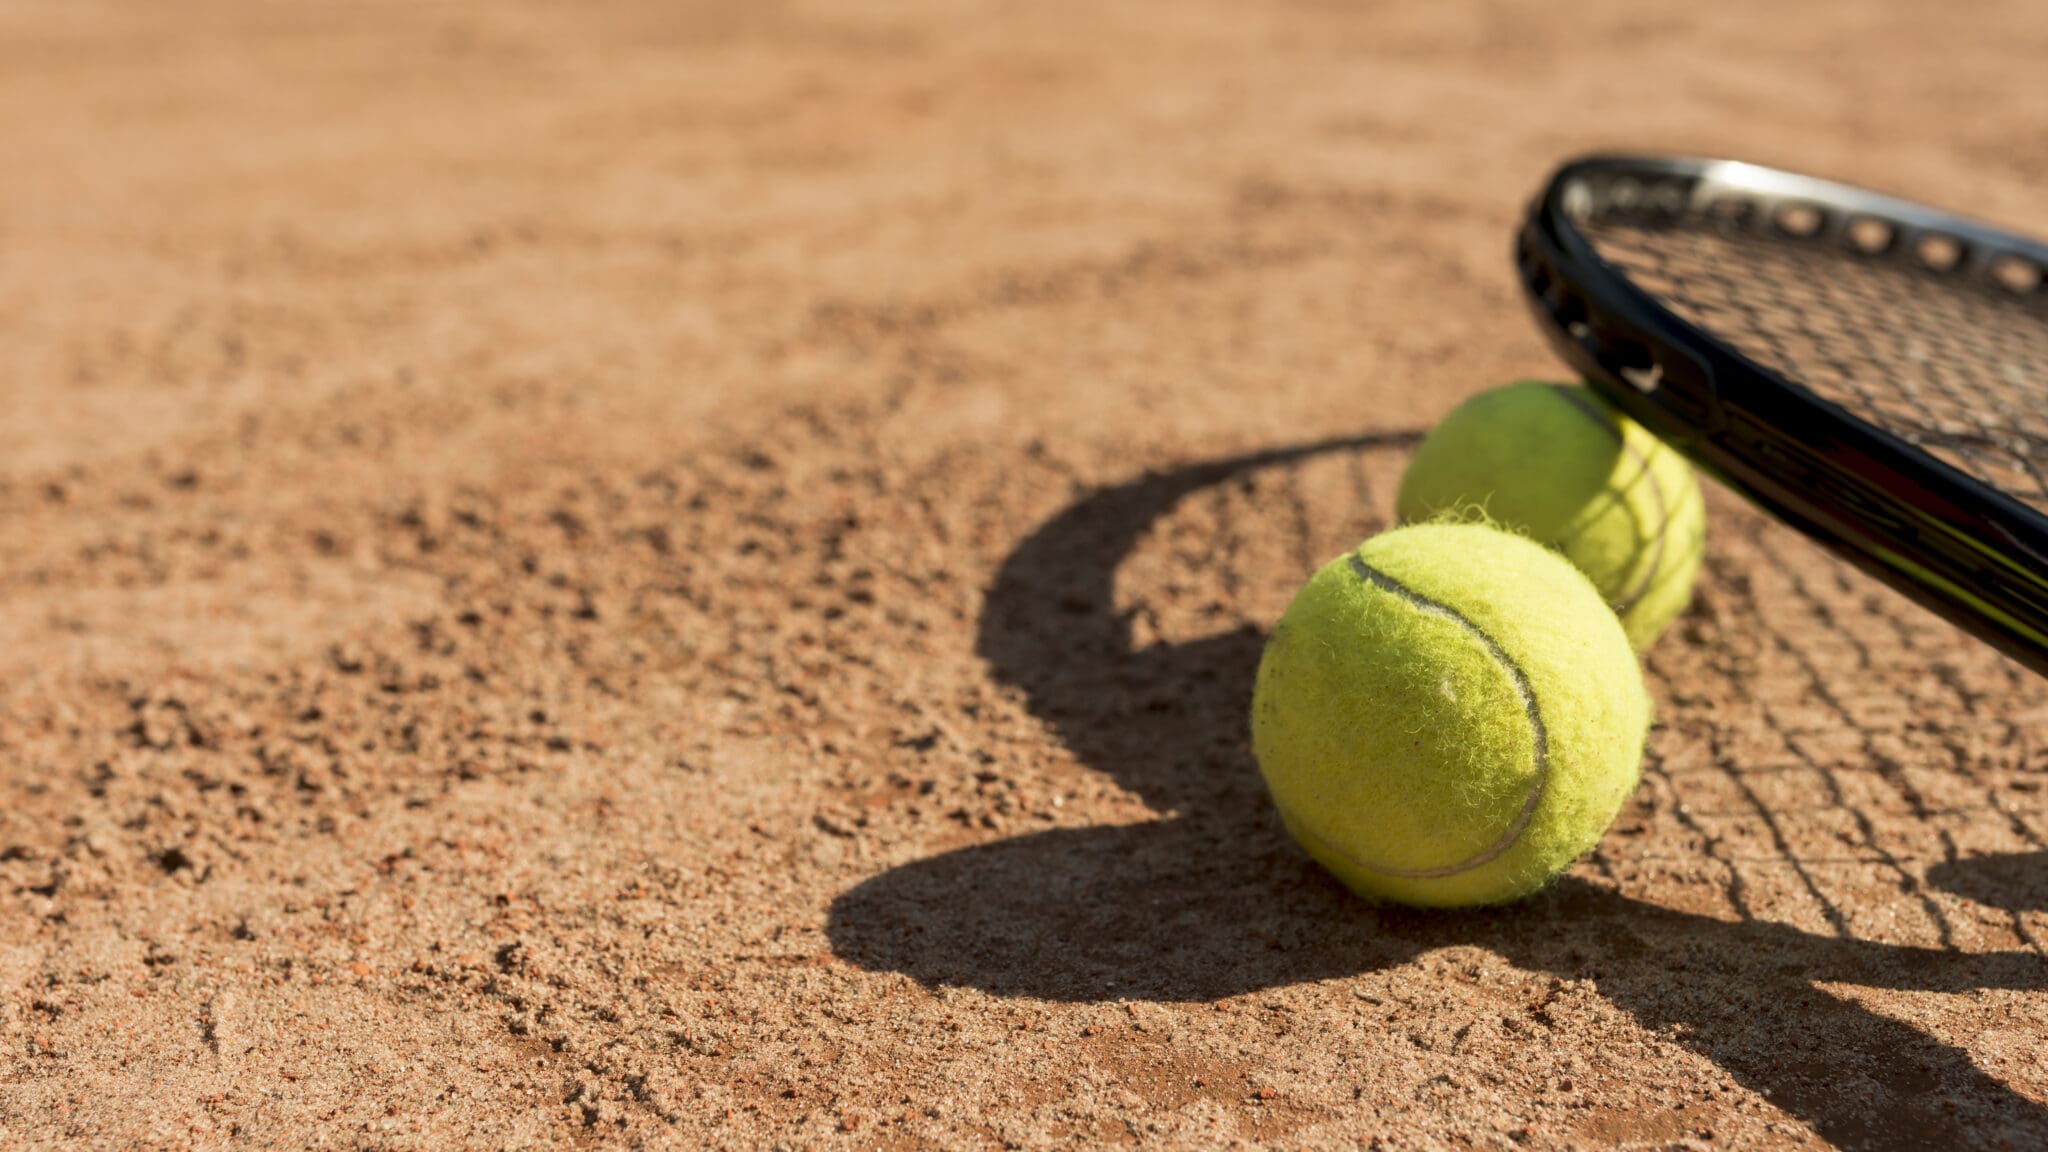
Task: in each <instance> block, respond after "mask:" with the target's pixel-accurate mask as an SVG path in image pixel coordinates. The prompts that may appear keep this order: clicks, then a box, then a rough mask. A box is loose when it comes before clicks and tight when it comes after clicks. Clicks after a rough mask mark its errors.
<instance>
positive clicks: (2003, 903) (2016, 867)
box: [1927, 852, 2048, 912]
mask: <svg viewBox="0 0 2048 1152" xmlns="http://www.w3.org/2000/svg"><path fill="white" fill-rule="evenodd" d="M1927 883H1928V884H1930V885H1932V886H1933V887H1936V888H1940V889H1942V890H1943V891H1945V892H1952V893H1954V894H1956V895H1957V896H1961V897H1964V898H1965V899H1969V900H1974V901H1976V902H1977V903H1979V904H1983V905H1986V906H1988V907H1992V908H2003V909H2005V910H2006V911H2008V912H2048V852H2009V853H2003V854H2000V855H1996V856H1978V857H1974V858H1972V859H1968V860H1950V861H1947V862H1946V863H1942V864H1937V865H1935V866H1934V867H1932V868H1929V869H1928V870H1927Z"/></svg>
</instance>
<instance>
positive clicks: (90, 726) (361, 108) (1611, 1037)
mask: <svg viewBox="0 0 2048 1152" xmlns="http://www.w3.org/2000/svg"><path fill="white" fill-rule="evenodd" d="M2044 54H2048V19H2044V17H2043V15H2042V13H2041V10H2040V8H2039V6H2038V5H2036V4H2032V3H2027V2H2013V3H2007V4H2003V5H1990V4H1987V5H1978V6H1971V7H1969V8H1968V9H1967V10H1966V11H1962V10H1959V11H1955V12H1950V11H1945V10H1943V9H1942V8H1941V7H1940V6H1937V5H1923V4H1909V3H1900V4H1892V5H1883V6H1881V5H1875V4H1867V3H1860V2H1855V3H1849V2H1845V3H1834V4H1804V5H1801V4H1784V3H1778V4H1770V3H1741V4H1725V5H1701V6H1692V7H1688V8H1676V7H1672V8H1662V9H1660V8H1658V7H1657V6H1652V5H1645V4H1640V3H1632V4H1614V3H1601V4H1592V5H1582V4H1577V5H1520V4H1514V5H1511V4H1504V3H1500V4H1448V3H1446V4H1423V3H1405V4H1403V3H1382V4H1368V3H1355V4H1353V3H1308V2H1300V3H1275V4H1233V3H1209V2H1201V3H1196V2H1180V3H1159V4H1154V5H1150V6H1138V5H1129V4H1103V3H1094V2H1073V3H1067V2H1057V3H1035V4H1017V5H993V4H991V5H966V4H940V3H892V4H852V3H839V4H825V3H819V4H811V5H799V4H774V3H754V4H730V5H720V4H707V3H654V2H648V3H640V4H630V3H591V4H544V3H516V4H515V3H496V4H491V5H455V4H414V3H398V2H391V3H352V4H320V5H315V4H275V3H255V2H250V3H235V4H228V3H199V2H192V3H179V4H175V5H173V4H151V3H143V2H140V0H138V2H135V3H128V4H111V3H101V2H97V0H66V2H64V3H37V2H31V0H16V2H9V3H6V4H4V5H0V154H4V155H5V156H6V157H7V168H8V175H7V177H6V179H5V181H4V183H0V1145H4V1146H8V1147H37V1146H42V1147H55V1146H59V1145H64V1146H77V1147H101V1148H134V1147H150V1148H183V1147H219V1146H224V1145H229V1144H244V1145H249V1146H261V1145H277V1146H311V1145H318V1146H323V1147H333V1148H417V1149H440V1148H451V1147H463V1146H468V1147H480V1148H484V1147H488V1148H523V1147H540V1146H557V1147H559V1146H599V1145H603V1146H613V1145H616V1146H649V1147H666V1148H695V1147H719V1148H728V1147H729V1148H765V1147H778V1146H786V1147H789V1148H804V1147H817V1148H825V1149H829V1148H885V1149H911V1148H999V1147H1002V1148H1027V1149H1035V1148H1051V1147H1074V1148H1080V1147H1097V1146H1104V1145H1120V1144H1136V1145H1144V1146H1156V1147H1180V1148H1209V1147H1220V1146H1226V1145H1231V1146H1240V1147H1273V1148H1355V1147H1361V1146H1362V1147H1368V1148H1370V1147H1388V1148H1425V1149H1434V1148H1482V1149H1509V1148H1530V1149H1574V1148H1601V1147H1626V1148H1643V1149H1652V1148H1655V1149H1664V1148H1687V1149H1695V1148H1697V1149H1710V1148H1819V1147H1826V1146H1830V1145H1833V1146H1840V1147H1844V1148H1869V1149H1905V1148H1933V1149H1949V1148H2013V1149H2030V1148H2041V1147H2044V1146H2048V1066H2044V1063H2043V1055H2042V1050H2043V1042H2044V1039H2048V787H2044V785H2048V684H2044V683H2043V682H2042V681H2041V680H2039V679H2037V678H2035V677H2033V676H2032V675H2030V674H2028V673H2026V672H2024V671H2023V670H2021V669H2020V668H2019V667H2018V666H2017V665H2015V664H2013V663H2011V662H2009V661H2007V660H2006V659H2004V658H2002V657H2000V656H1998V655H1996V654H1994V653H1992V652H1991V651H1989V650H1988V649H1986V648H1984V647H1983V646H1981V645H1979V644H1978V643H1977V642H1975V641H1973V640H1971V639H1968V638H1967V637H1965V636H1963V635H1961V634H1959V633H1958V632H1956V631H1955V630H1953V629H1952V628H1951V627H1949V626H1948V625H1946V624H1944V623H1942V622H1940V621H1939V620H1937V619H1935V618H1933V617H1932V616H1930V615H1928V614H1926V613H1924V612H1922V611H1921V610H1919V609H1917V608H1915V607H1913V606H1911V605H1910V604H1908V603H1907V602H1906V601H1905V600H1903V599H1902V598H1900V597H1899V596H1897V595H1895V594H1893V593H1891V592H1889V591H1887V590H1885V589H1883V588H1881V587H1880V586H1878V585H1877V584H1875V583H1874V582H1873V581H1871V580H1869V579H1867V578H1865V577H1863V576H1861V575H1859V574H1858V573H1856V572H1855V571H1853V570H1851V569H1848V568H1847V567H1845V566H1843V565H1842V564H1839V563H1837V562H1835V561H1833V560H1832V559H1830V558H1829V557H1828V556H1826V555H1825V554H1823V553H1822V552H1820V551H1819V550H1818V549H1817V548H1816V547H1814V546H1812V545H1810V544H1808V543H1807V542H1806V541H1805V540H1804V539H1803V538H1801V537H1800V536H1798V535H1796V534H1795V533H1793V532H1792V531H1790V530H1788V529H1785V528H1782V527H1779V526H1777V525H1776V524H1774V523H1772V522H1770V521H1768V520H1767V519H1765V518H1764V517H1762V516H1761V515H1759V514H1758V513H1756V512H1754V511H1752V510H1750V509H1749V508H1748V507H1747V506H1746V505H1744V504H1743V503H1742V502H1741V501H1740V500H1739V499H1737V498H1735V497H1732V496H1730V495H1729V494H1728V493H1726V492H1724V491H1720V490H1714V491H1712V492H1710V494H1709V505H1710V516H1711V524H1710V557H1709V562H1708V568H1707V572H1706V574H1705V576H1704V578H1703V581H1702V587H1701V589H1700V592H1699V596H1698V599H1697V602H1696V603H1695V604H1694V606H1693V608H1692V609H1691V611H1690V612H1689V613H1688V614H1687V615H1686V616H1685V617H1683V618H1682V619H1681V620H1680V621H1679V623H1678V624H1677V625H1676V626H1675V627H1674V628H1673V630H1672V631H1671V632H1670V633H1669V634H1668V635H1666V636H1665V638H1664V639H1663V641H1662V642H1661V643H1660V644H1659V645H1658V646H1657V647H1656V648H1655V649H1654V650H1653V651H1652V653H1651V654H1650V656H1649V657H1648V661H1647V664H1648V673H1649V678H1650V681H1651V684H1652V686H1653V688H1654V692H1655V695H1656V698H1657V702H1658V710H1659V715H1660V718H1661V721H1660V725H1659V727H1658V728H1657V729H1656V730H1655V732H1654V733H1653V735H1652V737H1651V740H1650V749H1649V755H1648V762H1647V767H1646V775H1645V779H1644V782H1643V785H1642V788H1641V791H1640V793H1639V794H1638V796H1637V798H1636V799H1635V800H1634V801H1633V802H1632V803H1631V804H1630V805H1629V806H1628V807H1627V808H1625V810H1624V811H1623V814H1622V816H1621V818H1620V820H1619V822H1618V823H1617V825H1616V827H1615V828H1614V830H1613V831H1612V832H1611V833H1610V834H1609V835H1608V836H1607V838H1606V839H1605V840H1604V841H1603V843H1602V844H1601V846H1600V849H1599V851H1598V853H1597V854H1596V855H1594V856H1592V857H1591V858H1589V859H1588V860H1586V861H1584V862H1583V863H1582V864H1580V865H1579V866H1578V867H1577V868H1576V869H1574V871H1573V872H1572V873H1571V875H1570V876H1569V878H1567V879H1566V880H1565V881H1564V882H1562V883H1560V884H1559V885H1558V886H1557V887H1556V888H1555V889H1553V890H1551V891H1549V892H1547V893H1546V894H1544V895H1542V896H1540V897H1538V898H1536V899H1535V900H1533V901H1531V902H1529V903H1527V904H1525V905H1521V906H1517V907H1512V908H1507V909H1501V910H1495V911H1489V912H1484V913H1471V914H1458V915H1445V914H1422V913H1416V912H1408V911H1399V910H1383V909H1375V908H1373V907H1371V906H1369V905H1366V904H1364V903H1362V902H1360V901H1358V900H1356V899H1355V898H1353V897H1351V896H1349V895H1348V894H1347V893H1346V892H1345V891H1343V890H1342V889H1341V888H1340V887H1338V886H1337V885H1336V884H1335V883H1334V882H1332V881H1330V880H1329V879H1327V878H1326V877H1324V876H1323V875H1322V874H1321V873H1320V872H1319V871H1318V870H1317V869H1316V868H1315V867H1314V866H1313V865H1312V864H1311V863H1309V862H1308V861H1307V859H1306V858H1305V857H1304V856H1303V855H1302V854H1301V853H1300V852H1299V851H1298V850H1296V849H1295V847H1294V846H1293V845H1292V843H1291V842H1290V841H1289V840H1288V839H1287V837H1286V835H1285V833H1284V832H1283V831H1282V830H1281V828H1280V827H1279V824H1278V822H1277V820H1276V819H1275V818H1274V816H1273V815H1272V813H1271V811H1270V807H1269V805H1268V803H1267V801H1266V799H1265V796H1264V792H1263V789H1262V787H1261V784H1260V782H1259V779H1258V776H1257V772H1256V769H1255V767H1254V764H1253V761H1252V759H1251V755H1250V751H1249V748H1248V734H1247V722H1246V709H1247V704H1248V700H1249V692H1250V683H1251V674H1252V670H1253V667H1254V664H1255V661H1256V659H1257V656H1258V653H1259V650H1260V645H1261V643H1262V639H1263V635H1264V630H1265V629H1266V628H1268V627H1269V626H1270V625H1271V623H1272V621H1273V620H1274V619H1275V618H1276V617H1277V616H1278V615H1279V613H1280V611H1281V609H1282V608H1283V607H1284V606H1285V604H1286V602H1287V600H1288V598H1289V596H1290V595H1291V594H1292V592H1293V590H1294V588H1295V587H1296V586H1297V585H1298V584H1299V583H1300V581H1301V580H1302V579H1303V578H1304V577H1305V576H1306V575H1307V573H1308V572H1310V571H1311V570H1312V568H1313V567H1314V566H1315V565H1316V564H1318V563H1319V562H1320V561H1322V560H1325V559H1327V558H1329V557H1330V556H1333V555H1336V554H1338V553H1339V552H1341V551H1343V550H1344V549H1346V548H1348V547H1350V546H1351V545H1352V544H1354V543H1356V542H1357V540H1358V539H1360V538H1361V537H1363V536H1365V535H1367V534H1369V533H1371V532H1372V531H1374V530H1376V529H1377V528H1380V527H1382V526H1384V525H1385V524H1386V523H1387V520H1388V517H1389V515H1390V510H1391V505H1392V497H1393V485H1394V482H1395V480H1396V478H1397V477H1398V476H1399V473H1400V470H1401V467H1402V465H1403V463H1404V461H1405V460H1406V458H1407V455H1408V452H1409V451H1410V449H1411V447H1412V445H1413V444H1414V442H1415V439H1416V437H1417V436H1418V435H1419V434H1420V433H1421V432H1423V431H1424V430H1426V429H1427V428H1428V427H1429V426H1430V424H1431V423H1432V422H1433V421H1434V420H1436V419H1437V418H1438V417H1440V416H1441V415H1442V414H1443V413H1444V412H1445V411H1447V410H1448V409H1449V408H1451V407H1452V405H1454V404H1455V403H1456V402H1457V401H1459V400H1460V399H1462V398H1463V397H1465V396H1467V395H1469V394H1471V393H1473V392H1475V391H1477V390H1479V389H1481V388H1484V387H1489V386H1492V385H1496V384H1499V383H1503V382H1505V381H1507V380H1510V379H1514V378H1516V377H1519V376H1527V375H1544V374H1551V373H1555V372H1556V371H1557V370H1558V369H1557V367H1556V364H1555V361H1554V360H1553V359H1552V357H1551V355H1550V354H1549V353H1548V351H1547V350H1546V349H1545V347H1544V346H1543V344H1542V342H1541V339H1540V337H1539V334H1538V332H1537V330H1536V328H1535V326H1534V324H1533V323H1532V322H1531V321H1530V320H1529V319H1528V318H1527V317H1526V316H1525V314H1524V310H1523V306H1522V304H1521V301H1520V297H1519V292H1518V289H1517V288H1516V286H1515V284H1514V281H1513V275H1512V270H1511V267H1510V264H1509V260H1508V242H1509V237H1510V234H1511V230H1512V227H1513V225H1514V223H1515V221H1516V219H1517V217H1518V215H1519V213H1520V211H1521V208H1522V206H1523V203H1524V201H1525V199H1526V197H1527V196H1528V195H1529V194H1530V193H1531V192H1532V191H1534V189H1535V188H1536V186H1537V185H1538V184H1539V182H1540V181H1541V179H1542V177H1543V176H1544V174H1545V173H1546V172H1547V171H1548V169H1549V168H1550V166H1551V165H1552V163H1553V162H1554V161H1556V160H1558V159H1560V158H1561V157H1563V156H1565V155H1567V154H1569V153H1572V152H1576V151H1582V150H1586V149H1589V148H1596V147H1617V146H1619V147H1638V148H1644V149H1653V150H1666V151H1681V152H1698V153H1710V154H1730V155H1736V156H1740V157H1743V158H1747V159H1753V160H1759V161H1763V162H1769V163H1776V164H1779V165H1781V166H1787V167H1793V168H1799V169H1805V170H1811V171H1816V172H1819V173H1821V174H1824V175H1829V176H1833V177H1837V178H1844V179H1848V180H1852V181H1858V182H1864V183H1871V184H1875V185H1878V186H1880V187H1883V188H1886V189H1888V190H1892V191H1896V192H1901V193H1904V194H1907V195H1910V196H1914V197H1918V198H1923V199H1929V200H1933V201H1935V202H1937V203H1941V204H1945V205H1948V206H1951V207H1955V208H1959V209H1962V210H1965V211H1968V212H1971V213H1974V214H1978V215H1982V216H1987V217H1990V218H1992V219H1994V220H1997V221H2000V222H2003V223H2006V224H2010V225H2013V226H2016V227H2019V228H2021V229H2024V230H2029V231H2033V232H2037V233H2038V232H2048V204H2044V201H2043V198H2042V194H2041V189H2042V187H2043V186H2044V183H2048V136H2044V134H2043V132H2042V125H2043V124H2044V123H2048V85H2043V84H2042V83H2040V62H2041V60H2042V59H2043V58H2044Z"/></svg>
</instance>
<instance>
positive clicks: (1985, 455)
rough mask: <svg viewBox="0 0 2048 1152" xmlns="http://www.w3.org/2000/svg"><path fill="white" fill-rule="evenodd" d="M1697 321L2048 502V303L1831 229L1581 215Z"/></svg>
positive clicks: (1934, 451)
mask: <svg viewBox="0 0 2048 1152" xmlns="http://www.w3.org/2000/svg"><path fill="white" fill-rule="evenodd" d="M1583 228H1584V230H1585V232H1586V235H1587V236H1588V238H1589V239H1591V240H1592V242H1593V244H1594V247H1595V249H1596V251H1598V253H1599V254H1600V256H1601V258H1602V259H1604V260H1606V261H1607V262H1609V263H1610V264H1613V265H1615V266H1617V267H1618V268H1620V269H1621V270H1622V271H1623V272H1625V273H1626V274H1627V275H1628V276H1629V277H1630V279H1631V280H1633V281H1634V282H1635V283H1636V284H1637V285H1638V286H1640V287H1642V288H1643V289H1645V290H1646V291H1648V292H1650V293H1651V294H1652V295H1653V296H1655V297H1656V298H1657V299H1658V300H1659V302H1660V303H1662V304H1663V305H1664V306H1665V307H1666V308H1668V309H1670V310H1671V311H1672V312H1673V313H1675V314H1676V315H1678V316H1679V317H1680V318H1681V319H1684V320H1685V321H1686V322H1688V323H1690V324H1693V325H1694V326H1696V327H1698V328H1701V329H1703V330H1705V331H1707V332H1708V333H1710V334H1712V335H1713V336H1715V337H1716V338H1718V339H1720V340H1722V341H1723V342H1725V343H1727V344H1729V345H1731V346H1733V347H1734V348H1736V349H1737V350H1738V351H1740V352H1741V353H1743V354H1744V355H1745V356H1748V357H1749V358H1750V359H1752V360H1755V361H1757V362H1758V363H1760V364H1762V365H1763V366H1765V367H1767V368H1770V369H1772V370H1773V371H1775V372H1777V373H1778V374H1779V375H1781V376H1783V377H1785V378H1786V379H1787V380H1790V381H1792V382H1794V383H1796V384H1799V385H1800V386H1802V387H1804V388H1806V389H1808V390H1809V391H1811V392H1813V393H1815V394H1816V395H1818V396H1820V397H1821V398H1823V399H1825V400H1828V401H1830V402H1832V403H1834V404H1837V405H1839V406H1840V407H1842V408H1844V409H1846V410H1847V411H1849V412H1851V413H1852V414H1854V415H1856V416H1859V417H1861V418H1862V419H1864V420H1866V421H1868V422H1870V423H1872V424H1874V425H1876V426H1878V427H1880V428H1883V429H1885V430H1886V431H1888V432H1891V433H1892V434H1894V435H1896V436H1898V437H1899V438H1901V439H1903V440H1905V441H1907V442H1908V443H1911V444H1914V445H1916V446H1918V447H1919V448H1921V449H1922V450H1924V451H1926V452H1928V453H1929V454H1930V455H1932V456H1934V457H1936V458H1937V459H1940V460H1942V461H1943V462H1945V463H1947V464H1949V465H1951V466H1952V467H1955V468H1957V469H1959V470H1961V471H1963V472H1965V473H1967V474H1969V475H1971V476H1974V477H1976V478H1977V479H1978V480H1981V481H1983V482H1984V483H1986V484H1989V485H1991V486H1993V487H1995V488H1997V489H1999V490H2000V491H2002V492H2004V493H2006V494H2007V495H2009V496H2011V497H2013V498H2015V499H2018V500H2020V501H2022V502H2024V503H2027V504H2029V505H2031V506H2033V507H2034V508H2036V509H2037V510H2040V511H2044V512H2048V312H2044V310H2043V309H2042V308H2041V307H2040V305H2039V304H2038V303H2037V302H2035V301H2033V300H2031V299H2029V298H2027V297H2023V296H2010V297H2006V296H2001V295H1999V294H1997V293H1996V292H1994V291H1985V290H1979V289H1977V288H1975V287H1973V286H1971V285H1969V284H1966V283H1963V282H1959V281H1958V280H1957V279H1955V278H1953V277H1950V278H1944V277H1941V276H1938V275H1931V274H1929V273H1926V272H1922V271H1919V270H1917V269H1914V268H1912V267H1911V266H1905V265H1901V264H1898V263H1895V262H1892V261H1888V260H1882V259H1874V258H1870V257H1865V256H1859V255H1857V254H1855V253H1853V252H1850V251H1847V250H1844V249H1838V248H1834V247H1830V246H1828V245H1827V244H1826V243H1825V242H1821V241H1813V242H1799V241H1793V240H1788V239H1783V238H1778V237H1775V236H1770V235H1759V234H1755V233H1751V232H1747V231H1741V230H1737V229H1733V228H1729V227H1727V226H1726V225H1725V224H1721V223H1718V222H1716V221H1713V220H1710V219H1705V218H1682V219H1680V220H1678V221H1676V222H1673V221H1671V220H1668V219H1663V218H1660V219H1656V220H1647V221H1645V220H1637V219H1633V218H1630V217H1626V216H1621V215H1610V216H1605V217H1602V218H1598V219H1595V220H1592V221H1588V222H1586V223H1585V224H1584V225H1583Z"/></svg>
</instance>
